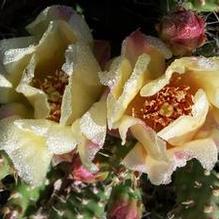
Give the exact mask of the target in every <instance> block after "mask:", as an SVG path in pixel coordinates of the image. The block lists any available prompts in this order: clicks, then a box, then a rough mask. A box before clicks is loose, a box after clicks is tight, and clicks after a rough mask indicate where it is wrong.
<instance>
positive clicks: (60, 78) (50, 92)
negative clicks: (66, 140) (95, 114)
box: [32, 69, 68, 122]
mask: <svg viewBox="0 0 219 219" xmlns="http://www.w3.org/2000/svg"><path fill="white" fill-rule="evenodd" d="M32 84H33V86H34V87H36V88H38V89H40V90H42V91H44V92H45V93H46V94H47V98H48V103H49V105H50V114H49V116H48V117H47V119H49V120H52V121H55V122H59V120H60V117H61V104H62V97H63V94H64V90H65V87H66V85H67V84H68V75H67V74H66V73H65V72H63V71H62V70H60V69H58V70H56V71H55V74H53V75H46V76H45V77H43V78H34V79H33V81H32Z"/></svg>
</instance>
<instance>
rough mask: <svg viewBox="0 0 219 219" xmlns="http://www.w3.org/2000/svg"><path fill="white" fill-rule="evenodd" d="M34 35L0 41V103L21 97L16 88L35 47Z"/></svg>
mask: <svg viewBox="0 0 219 219" xmlns="http://www.w3.org/2000/svg"><path fill="white" fill-rule="evenodd" d="M34 43H35V38H34V37H20V38H12V39H7V40H2V41H0V91H1V95H0V103H8V102H11V101H15V100H18V99H19V95H18V94H16V92H15V88H16V86H17V84H18V82H19V80H20V78H21V75H22V72H23V70H24V68H25V66H26V65H27V63H28V62H29V59H30V57H31V54H32V53H33V52H34V50H35V47H34V45H33V44H34Z"/></svg>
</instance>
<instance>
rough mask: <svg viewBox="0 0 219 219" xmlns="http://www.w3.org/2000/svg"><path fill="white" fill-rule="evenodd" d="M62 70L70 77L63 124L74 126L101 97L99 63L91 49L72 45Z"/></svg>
mask: <svg viewBox="0 0 219 219" xmlns="http://www.w3.org/2000/svg"><path fill="white" fill-rule="evenodd" d="M62 69H63V70H64V71H65V72H66V73H67V74H68V75H70V77H69V84H68V85H67V86H66V89H65V92H64V95H63V102H62V107H61V119H60V122H61V123H62V124H72V122H73V121H75V120H76V119H77V118H79V117H80V116H82V115H83V114H84V113H85V112H86V111H87V110H88V109H89V107H90V106H91V105H92V103H94V102H95V101H96V100H98V98H99V97H100V95H101V92H102V85H101V84H100V82H99V78H98V72H99V71H100V66H99V64H98V63H97V61H96V59H95V57H94V55H93V53H92V51H91V49H90V47H89V46H88V45H86V44H84V43H82V42H77V43H75V44H74V45H70V46H69V47H68V50H67V51H66V62H65V64H64V65H63V67H62Z"/></svg>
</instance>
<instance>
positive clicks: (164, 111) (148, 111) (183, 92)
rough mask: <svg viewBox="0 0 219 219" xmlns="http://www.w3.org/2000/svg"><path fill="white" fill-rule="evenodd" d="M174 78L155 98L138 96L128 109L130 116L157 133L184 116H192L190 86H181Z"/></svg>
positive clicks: (174, 77)
mask: <svg viewBox="0 0 219 219" xmlns="http://www.w3.org/2000/svg"><path fill="white" fill-rule="evenodd" d="M180 80H181V77H180V76H173V77H172V79H171V81H170V83H169V84H168V85H166V86H165V87H163V88H162V89H161V90H160V91H159V92H157V93H156V94H155V95H153V96H149V97H141V96H140V95H137V96H136V97H135V99H134V100H133V101H132V102H131V104H130V105H129V107H128V109H127V113H128V115H131V116H133V117H136V118H139V119H141V120H143V121H144V122H145V124H146V125H148V126H150V127H151V128H153V129H154V130H155V131H157V132H158V131H160V130H161V129H163V128H164V127H166V126H168V125H169V124H170V123H171V122H173V121H174V120H176V119H177V118H179V117H180V116H182V115H191V111H192V105H193V94H192V92H191V89H190V86H187V85H184V84H180V83H179V82H180Z"/></svg>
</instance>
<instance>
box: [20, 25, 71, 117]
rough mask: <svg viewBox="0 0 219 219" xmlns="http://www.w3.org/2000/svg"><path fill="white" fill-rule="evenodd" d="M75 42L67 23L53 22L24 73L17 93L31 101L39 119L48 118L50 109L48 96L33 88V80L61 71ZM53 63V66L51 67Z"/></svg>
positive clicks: (35, 114)
mask: <svg viewBox="0 0 219 219" xmlns="http://www.w3.org/2000/svg"><path fill="white" fill-rule="evenodd" d="M73 42H75V36H74V33H73V32H72V30H71V29H69V27H68V26H66V24H65V23H62V22H61V21H55V22H51V23H50V25H49V27H48V29H47V31H46V32H45V33H44V35H43V36H42V38H41V40H40V42H39V44H38V45H37V46H36V49H35V52H34V55H33V56H32V58H31V60H30V62H29V64H28V65H27V67H26V68H25V70H24V72H23V76H22V78H21V80H20V83H19V84H18V86H17V88H16V91H17V92H19V93H22V94H23V95H24V96H25V97H26V98H27V99H28V100H29V102H30V103H31V105H32V106H33V108H34V110H35V112H34V116H35V118H37V119H42V118H46V117H47V116H48V115H49V112H50V107H49V104H48V100H47V95H46V94H45V93H44V92H43V91H42V90H40V89H38V88H35V87H33V86H32V84H31V83H32V80H33V78H34V77H35V78H43V77H44V76H45V75H53V74H54V73H55V72H56V70H57V69H61V67H62V64H63V63H64V53H65V49H66V48H67V47H68V45H69V43H73ZM51 63H53V64H52V65H51Z"/></svg>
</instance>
